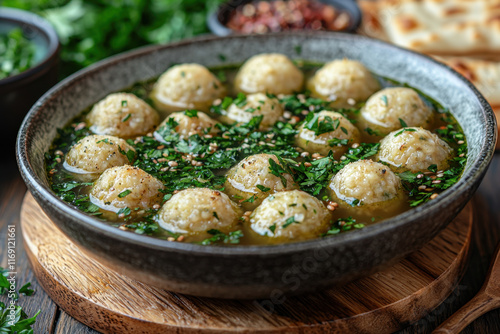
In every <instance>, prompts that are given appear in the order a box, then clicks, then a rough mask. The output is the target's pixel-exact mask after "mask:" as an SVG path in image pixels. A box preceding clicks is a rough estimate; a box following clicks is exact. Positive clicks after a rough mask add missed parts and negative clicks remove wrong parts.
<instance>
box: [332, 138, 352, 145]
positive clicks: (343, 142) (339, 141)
mask: <svg viewBox="0 0 500 334" xmlns="http://www.w3.org/2000/svg"><path fill="white" fill-rule="evenodd" d="M347 144H349V139H339V138H333V139H329V140H328V145H330V146H339V145H343V146H345V145H347Z"/></svg>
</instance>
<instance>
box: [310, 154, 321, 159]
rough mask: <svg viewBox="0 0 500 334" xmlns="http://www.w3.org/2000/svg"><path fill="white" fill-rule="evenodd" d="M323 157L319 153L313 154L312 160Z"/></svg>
mask: <svg viewBox="0 0 500 334" xmlns="http://www.w3.org/2000/svg"><path fill="white" fill-rule="evenodd" d="M320 156H321V154H319V153H313V155H312V158H313V159H318V158H319V157H320Z"/></svg>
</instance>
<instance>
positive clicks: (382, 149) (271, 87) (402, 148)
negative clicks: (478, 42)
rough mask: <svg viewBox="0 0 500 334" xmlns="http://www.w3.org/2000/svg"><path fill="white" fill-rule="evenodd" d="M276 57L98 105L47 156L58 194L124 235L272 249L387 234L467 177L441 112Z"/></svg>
mask: <svg viewBox="0 0 500 334" xmlns="http://www.w3.org/2000/svg"><path fill="white" fill-rule="evenodd" d="M259 57H260V58H259ZM266 57H268V58H266ZM271 57H284V56H282V55H258V56H255V57H253V58H251V59H250V60H249V61H247V63H245V64H244V65H243V66H242V67H238V66H225V67H220V68H212V69H211V71H210V72H209V71H208V70H206V69H205V68H204V67H202V66H200V65H192V64H190V65H186V64H183V65H176V66H173V67H171V68H170V69H169V70H168V71H167V72H166V73H165V74H163V75H162V76H161V77H160V78H159V79H155V80H151V81H147V82H139V83H137V84H135V85H133V86H132V87H130V88H128V89H125V90H124V93H119V94H118V93H117V94H111V95H110V96H108V97H107V98H106V99H104V100H103V101H100V102H98V103H96V104H95V105H94V106H90V107H89V108H88V109H87V110H84V111H82V113H81V114H80V115H79V116H78V117H76V118H75V119H74V120H73V121H72V122H71V123H70V124H69V125H67V126H66V127H64V128H62V129H59V134H58V136H57V138H56V139H55V140H54V142H53V144H52V146H51V148H50V150H49V152H47V153H46V166H47V173H48V177H49V180H50V183H51V186H52V189H53V191H54V192H55V193H56V194H57V196H59V197H60V198H61V199H62V200H64V201H66V202H68V203H69V204H71V205H73V206H75V207H76V208H78V209H79V210H81V211H83V212H85V213H87V214H88V215H92V216H95V217H96V218H98V219H102V220H103V223H107V224H111V225H113V226H116V227H117V228H120V229H123V230H129V231H131V232H135V233H139V234H146V235H150V236H153V237H157V238H162V239H168V240H170V241H176V242H195V243H201V244H203V245H212V244H220V245H234V244H243V245H253V244H257V245H264V244H277V243H284V242H292V241H299V240H305V239H311V238H324V237H334V235H336V234H339V233H344V232H347V231H351V230H355V229H361V228H364V227H365V226H367V225H370V224H377V223H379V222H381V221H383V220H384V219H387V218H390V217H393V216H395V215H398V214H400V213H402V212H404V211H406V210H409V209H411V208H412V207H415V206H417V205H420V204H422V203H425V202H427V201H429V200H432V199H434V198H436V197H437V196H439V194H440V193H441V192H442V191H443V190H445V189H447V188H449V187H450V186H452V185H453V184H454V183H456V182H457V180H458V179H459V177H460V176H461V174H462V171H463V168H464V166H465V162H466V159H467V157H466V154H467V147H466V143H465V137H464V135H463V133H462V130H461V128H460V126H459V124H458V123H457V122H456V120H455V119H454V118H453V117H452V115H451V114H450V113H449V111H448V110H447V109H446V108H444V107H443V106H441V105H440V104H439V103H438V102H436V101H434V100H432V99H431V98H429V97H428V96H426V95H425V94H423V93H422V92H419V91H417V90H415V89H411V87H408V86H406V85H405V84H402V83H398V82H394V81H392V80H389V79H386V78H383V77H380V76H375V75H373V74H371V73H370V72H368V71H367V70H366V69H365V68H364V67H363V65H362V64H360V63H358V62H354V61H349V60H337V61H333V62H331V63H328V64H325V65H324V66H321V65H316V64H311V63H307V62H303V61H295V63H292V62H290V61H289V60H288V59H287V58H286V57H285V58H284V60H283V59H281V60H279V64H278V65H276V64H274V65H272V61H273V59H271ZM256 59H257V60H258V61H257V60H256ZM266 61H269V62H271V64H267V63H266ZM252 62H253V63H252ZM259 62H260V63H259ZM259 64H260V65H259ZM271 65H272V66H271ZM285 65H286V66H285ZM252 66H257V67H255V68H251V67H252ZM266 66H267V67H266ZM287 66H288V67H287ZM270 68H271V71H270V70H269V69H270ZM266 71H267V72H266ZM290 71H291V72H290ZM329 71H330V72H329ZM273 80H275V81H273ZM303 83H306V84H304V85H303ZM266 85H268V86H266ZM294 85H295V86H294ZM266 87H267V88H266ZM297 89H299V90H298V91H299V92H300V93H293V92H294V91H295V92H297ZM204 97H205V99H203V98H204ZM207 101H208V102H207ZM160 122H161V124H160ZM89 136H90V137H89Z"/></svg>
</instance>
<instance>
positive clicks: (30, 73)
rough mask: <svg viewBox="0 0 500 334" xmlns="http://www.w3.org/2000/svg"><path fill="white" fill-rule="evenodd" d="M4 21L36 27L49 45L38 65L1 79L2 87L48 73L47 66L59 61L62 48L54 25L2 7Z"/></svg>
mask: <svg viewBox="0 0 500 334" xmlns="http://www.w3.org/2000/svg"><path fill="white" fill-rule="evenodd" d="M2 19H5V20H8V21H12V22H16V23H18V24H19V26H20V27H22V25H23V24H26V25H29V26H32V27H35V29H36V30H38V31H40V32H42V33H43V34H44V35H45V37H46V38H47V40H48V45H47V54H46V55H45V57H43V59H42V60H41V61H40V62H39V63H38V64H36V65H35V66H33V67H30V68H28V69H27V70H26V71H23V72H21V73H18V74H16V75H12V76H9V77H7V78H3V79H1V80H0V87H5V86H8V85H13V84H15V83H17V82H18V81H21V80H23V79H25V78H29V77H33V78H32V79H34V78H36V77H39V76H40V75H42V74H43V73H45V72H46V71H48V70H49V66H47V64H49V63H52V62H54V61H56V60H57V57H56V56H57V54H58V53H59V48H60V44H59V37H58V36H57V33H56V31H55V29H54V27H52V25H51V24H50V23H49V22H48V21H47V20H45V19H44V18H42V17H41V16H38V15H36V14H33V13H31V12H28V11H25V10H21V9H16V8H10V7H0V20H2Z"/></svg>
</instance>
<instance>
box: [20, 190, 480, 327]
mask: <svg viewBox="0 0 500 334" xmlns="http://www.w3.org/2000/svg"><path fill="white" fill-rule="evenodd" d="M472 220H473V214H472V205H471V204H469V205H468V206H467V207H466V208H465V209H464V210H463V211H462V213H461V214H460V215H459V216H458V217H457V218H456V219H455V220H454V221H453V222H452V223H451V224H450V225H449V226H448V228H447V229H445V230H444V231H442V232H441V233H440V234H439V235H438V236H437V237H436V238H435V239H434V240H433V241H432V242H430V243H429V244H428V245H426V246H425V247H424V248H423V249H421V250H420V251H418V252H415V253H413V254H411V255H410V256H409V257H407V258H406V259H404V260H403V261H401V262H399V263H397V264H396V265H394V266H392V267H391V268H389V269H386V270H384V271H381V272H379V273H376V274H374V275H371V276H369V277H365V278H363V279H359V280H357V281H354V282H352V283H349V284H347V285H344V286H342V287H336V288H331V289H328V290H325V291H322V292H319V293H316V294H310V295H305V296H300V297H292V298H287V299H286V300H284V301H282V303H279V304H276V305H274V311H273V312H269V311H268V307H263V306H262V304H260V303H259V301H248V300H246V301H231V300H217V299H208V298H197V297H191V296H185V295H179V294H176V293H172V292H168V291H164V290H161V289H156V288H153V287H150V286H146V285H144V284H142V283H140V282H137V281H133V280H131V279H129V278H127V277H125V276H123V275H120V274H118V273H116V272H114V271H111V270H110V269H108V268H106V267H104V266H103V265H101V264H100V263H98V262H96V261H95V260H93V259H92V258H89V257H88V256H87V255H85V254H84V253H82V252H81V251H80V250H79V249H78V248H77V247H76V246H75V245H74V244H73V243H72V242H71V241H70V240H69V239H68V238H67V237H66V236H65V235H64V234H62V232H60V231H59V230H58V229H57V227H56V226H55V225H54V224H53V223H52V222H51V221H50V220H49V219H48V218H47V216H46V215H45V214H44V213H43V212H42V210H41V209H40V207H39V206H38V204H37V203H36V202H35V200H34V199H33V197H32V196H31V195H29V194H28V195H26V197H25V199H24V204H23V207H22V210H21V224H22V230H23V237H24V241H25V242H24V244H25V247H26V251H27V253H28V257H29V259H30V262H31V264H32V267H33V270H34V272H35V275H36V277H37V278H38V280H39V282H40V284H41V285H42V287H43V288H44V290H45V291H46V292H47V293H48V294H49V295H50V297H51V298H52V299H53V300H54V301H55V302H56V303H57V304H58V305H59V306H60V307H61V308H62V309H63V310H64V311H66V312H67V313H69V314H70V315H72V316H73V317H74V318H76V319H77V320H79V321H81V322H83V323H84V324H86V325H88V326H90V327H92V328H94V329H96V330H98V331H101V332H104V333H233V332H239V333H325V332H327V333H332V332H340V331H342V332H350V333H390V332H393V331H396V330H398V329H401V328H402V327H404V326H406V325H407V324H409V323H411V322H414V321H416V320H418V319H420V318H422V317H424V316H425V315H427V314H428V313H429V312H430V311H431V310H432V309H434V308H435V307H436V306H438V305H439V304H440V303H441V302H442V301H443V300H444V299H445V298H446V297H447V296H448V295H449V294H450V293H451V291H452V290H453V288H454V287H455V286H456V284H457V283H458V281H459V279H460V278H461V275H462V273H463V271H464V268H465V265H466V261H467V255H468V249H469V244H470V240H471V231H472V229H471V227H472Z"/></svg>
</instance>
